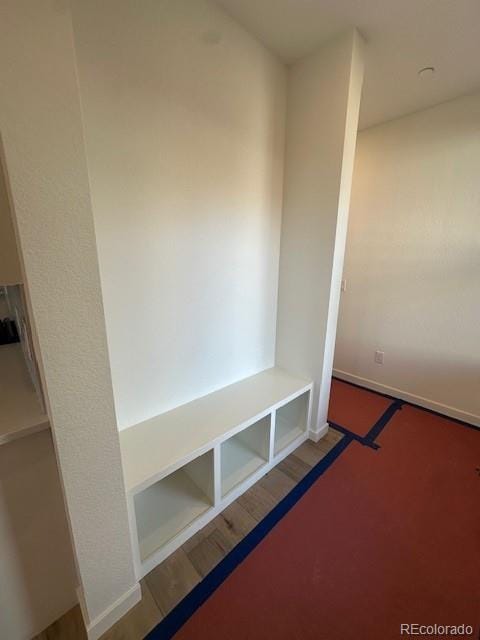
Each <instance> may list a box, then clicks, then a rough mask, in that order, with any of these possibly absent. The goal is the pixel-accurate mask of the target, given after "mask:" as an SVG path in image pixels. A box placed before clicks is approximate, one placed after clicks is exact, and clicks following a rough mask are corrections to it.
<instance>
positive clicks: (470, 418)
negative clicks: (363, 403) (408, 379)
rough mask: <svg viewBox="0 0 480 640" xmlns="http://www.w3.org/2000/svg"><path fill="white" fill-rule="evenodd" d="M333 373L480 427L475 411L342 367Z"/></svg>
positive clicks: (347, 380) (349, 380) (341, 377)
mask: <svg viewBox="0 0 480 640" xmlns="http://www.w3.org/2000/svg"><path fill="white" fill-rule="evenodd" d="M333 375H334V376H335V377H336V378H340V379H341V380H345V381H346V382H353V383H354V384H358V385H360V386H361V387H366V388H367V389H371V390H372V391H378V392H380V393H386V394H387V395H389V396H393V397H394V398H399V399H400V400H405V401H406V402H411V403H412V404H417V405H418V406H420V407H424V408H425V409H431V410H432V411H436V412H437V413H441V414H442V415H444V416H447V417H449V418H455V419H457V420H462V421H463V422H468V423H469V424H472V425H474V426H475V427H480V416H477V415H475V414H474V413H468V412H467V411H462V410H461V409H457V408H455V407H449V406H448V405H446V404H441V403H440V402H436V401H435V400H429V399H428V398H422V396H416V395H415V394H413V393H408V392H407V391H403V390H402V389H397V388H395V387H389V386H387V385H385V384H380V383H379V382H375V380H369V379H368V378H362V377H360V376H356V375H354V374H352V373H348V372H347V371H341V370H340V369H334V370H333Z"/></svg>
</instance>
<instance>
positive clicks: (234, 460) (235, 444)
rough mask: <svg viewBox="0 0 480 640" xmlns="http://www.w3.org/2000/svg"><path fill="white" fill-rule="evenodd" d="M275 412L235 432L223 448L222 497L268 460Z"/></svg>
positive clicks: (221, 452) (221, 453)
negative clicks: (271, 426) (272, 416)
mask: <svg viewBox="0 0 480 640" xmlns="http://www.w3.org/2000/svg"><path fill="white" fill-rule="evenodd" d="M270 425H271V415H270V414H269V415H268V416H265V417H264V418H261V419H260V420H258V421H257V422H254V423H253V424H252V425H250V426H249V427H247V428H246V429H243V430H242V431H240V432H239V433H237V434H235V435H234V436H232V437H231V438H228V440H225V442H222V445H221V448H220V465H221V490H222V497H224V496H226V495H227V494H228V493H229V492H230V491H232V489H234V488H235V487H237V486H238V485H240V484H241V483H242V482H244V481H245V480H247V479H248V478H249V477H250V476H252V475H253V474H254V473H255V472H256V471H258V470H259V469H260V468H261V467H263V466H265V465H266V464H267V463H268V452H269V448H270Z"/></svg>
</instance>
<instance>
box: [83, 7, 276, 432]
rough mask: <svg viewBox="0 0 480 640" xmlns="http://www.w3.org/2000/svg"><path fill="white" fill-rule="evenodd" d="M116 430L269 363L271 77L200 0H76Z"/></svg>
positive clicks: (249, 41) (272, 64) (249, 42)
mask: <svg viewBox="0 0 480 640" xmlns="http://www.w3.org/2000/svg"><path fill="white" fill-rule="evenodd" d="M74 29H75V41H76V48H77V54H78V60H79V77H80V86H81V93H82V104H83V110H84V121H85V131H86V144H87V154H88V164H89V171H90V180H91V187H92V197H93V205H94V214H95V225H96V230H97V239H98V249H99V261H100V271H101V278H102V286H103V292H104V304H105V314H106V322H107V334H108V343H109V351H110V361H111V367H112V378H113V386H114V393H115V403H116V410H117V416H118V422H119V425H120V428H123V427H126V426H129V425H131V424H133V423H136V422H138V421H140V420H143V419H146V418H149V417H151V416H153V415H156V414H158V413H161V412H163V411H166V410H168V409H170V408H172V407H175V406H177V405H180V404H182V403H185V402H187V401H189V400H191V399H193V398H195V397H198V396H201V395H204V394H206V393H209V392H211V391H213V390H214V389H217V388H219V387H222V386H224V385H226V384H229V383H231V382H234V381H236V380H238V379H241V378H243V377H246V376H248V375H251V374H254V373H256V372H258V371H260V370H262V369H264V368H266V367H269V366H272V365H273V363H274V350H275V324H276V302H277V281H278V254H279V243H280V222H281V199H282V179H283V176H282V174H283V147H284V111H285V82H286V81H285V69H284V67H283V65H281V64H280V63H279V62H278V61H277V60H276V59H275V58H274V57H273V56H272V55H271V54H270V53H268V52H267V51H266V50H265V49H264V48H263V47H262V46H261V45H260V44H259V43H258V42H257V41H256V40H254V39H253V38H252V37H251V36H250V35H249V34H247V33H246V32H245V31H244V30H243V29H242V28H241V27H240V26H239V25H238V24H237V23H235V22H234V21H233V20H232V19H231V18H230V17H229V16H227V15H226V14H225V13H224V12H223V10H221V9H220V8H219V7H217V6H216V5H215V4H213V3H210V2H206V1H204V0H177V1H175V2H166V1H159V0H143V1H142V2H141V3H139V2H134V1H133V0H105V1H103V2H101V3H99V2H97V1H96V0H75V2H74Z"/></svg>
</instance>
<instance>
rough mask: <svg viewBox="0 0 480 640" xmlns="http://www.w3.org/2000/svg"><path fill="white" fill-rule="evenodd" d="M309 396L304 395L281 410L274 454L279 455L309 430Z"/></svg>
mask: <svg viewBox="0 0 480 640" xmlns="http://www.w3.org/2000/svg"><path fill="white" fill-rule="evenodd" d="M308 408H309V394H308V393H303V394H302V395H300V396H298V398H295V399H294V400H292V401H291V402H288V403H287V404H285V405H284V406H283V407H280V409H277V412H276V419H275V443H274V453H275V455H277V454H278V453H280V452H281V451H283V450H284V449H285V448H286V447H288V445H289V444H291V443H292V442H294V441H295V440H297V439H298V438H299V437H300V436H301V435H302V434H303V433H305V432H306V430H307V421H308Z"/></svg>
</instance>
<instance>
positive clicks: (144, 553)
mask: <svg viewBox="0 0 480 640" xmlns="http://www.w3.org/2000/svg"><path fill="white" fill-rule="evenodd" d="M213 503H214V480H213V450H210V451H207V452H206V453H205V454H203V455H201V456H199V457H198V458H195V459H194V460H192V461H191V462H189V463H188V464H185V465H184V466H183V467H180V468H179V469H177V470H176V471H174V472H173V473H170V474H169V475H167V476H166V477H164V478H162V479H161V480H158V482H155V483H154V484H152V485H150V486H149V487H148V488H147V489H144V490H143V491H140V492H139V493H137V494H136V495H135V497H134V507H135V517H136V521H137V534H138V544H139V549H140V559H141V561H142V562H143V561H144V560H145V559H146V558H148V557H149V556H150V555H152V554H153V553H155V552H156V551H158V550H159V549H161V548H162V547H163V546H164V545H165V544H166V543H167V542H169V541H170V540H172V539H173V538H175V536H176V535H177V534H179V533H180V532H181V531H183V530H184V529H185V528H186V527H188V526H189V525H190V524H192V523H193V522H194V521H195V520H196V519H197V518H199V517H200V516H201V515H203V514H204V513H205V512H206V511H207V510H208V509H210V508H212V507H213Z"/></svg>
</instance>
